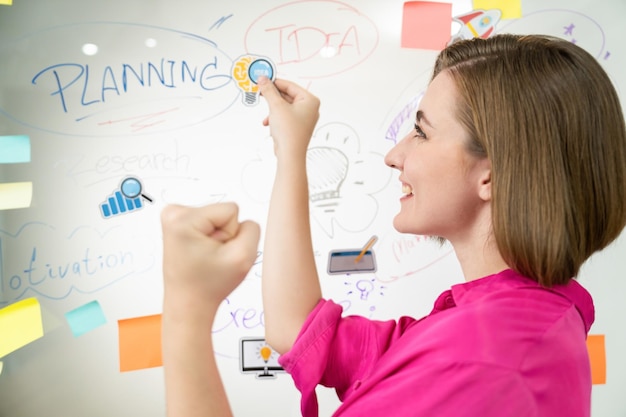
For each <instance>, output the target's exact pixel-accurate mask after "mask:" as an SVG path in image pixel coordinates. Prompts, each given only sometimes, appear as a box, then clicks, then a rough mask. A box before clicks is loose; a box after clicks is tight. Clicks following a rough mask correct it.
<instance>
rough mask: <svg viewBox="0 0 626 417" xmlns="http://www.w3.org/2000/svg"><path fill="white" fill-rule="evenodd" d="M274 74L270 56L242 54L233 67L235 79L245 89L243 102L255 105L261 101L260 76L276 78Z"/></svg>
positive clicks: (238, 85) (242, 89)
mask: <svg viewBox="0 0 626 417" xmlns="http://www.w3.org/2000/svg"><path fill="white" fill-rule="evenodd" d="M274 75H275V71H274V65H273V64H272V62H271V61H270V60H269V59H268V58H264V57H258V56H253V55H242V56H240V57H239V58H238V59H237V60H236V61H235V63H234V64H233V68H232V76H233V79H234V80H235V82H236V83H237V87H239V88H240V89H241V91H243V103H244V104H245V105H247V106H254V105H256V104H257V103H258V101H259V85H258V80H259V78H260V77H261V76H266V77H267V78H269V79H270V80H274Z"/></svg>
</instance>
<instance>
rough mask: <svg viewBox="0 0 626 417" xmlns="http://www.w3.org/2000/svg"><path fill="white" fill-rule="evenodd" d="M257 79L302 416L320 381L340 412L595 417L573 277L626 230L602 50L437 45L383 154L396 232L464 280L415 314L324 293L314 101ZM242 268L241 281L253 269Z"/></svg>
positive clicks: (276, 267)
mask: <svg viewBox="0 0 626 417" xmlns="http://www.w3.org/2000/svg"><path fill="white" fill-rule="evenodd" d="M260 89H261V92H262V95H263V96H264V97H265V99H266V100H267V102H268V105H269V108H270V113H269V117H268V119H266V120H265V124H266V125H269V126H270V131H271V135H272V137H273V139H274V143H275V152H276V157H277V171H276V178H275V183H274V189H273V193H272V199H271V203H270V212H269V217H268V223H267V232H266V240H265V245H264V264H263V281H262V282H263V297H264V311H265V324H266V339H267V341H268V343H269V344H270V345H271V346H272V347H273V348H274V349H275V350H277V351H278V352H279V353H281V354H282V356H281V358H280V362H281V364H282V365H283V366H284V367H285V369H286V370H287V371H288V372H289V373H291V375H292V376H293V378H294V382H295V384H296V386H297V387H298V389H299V390H300V391H301V392H302V413H303V415H304V416H316V415H317V401H316V397H315V386H316V385H318V384H323V385H326V386H330V387H334V388H335V389H336V391H337V394H338V396H339V398H340V399H341V400H342V405H341V406H340V407H339V409H338V410H337V412H336V413H335V415H337V416H362V415H368V416H378V415H385V416H388V415H394V416H430V415H438V416H440V415H446V416H448V415H454V416H508V415H510V416H554V415H567V416H574V417H575V416H588V415H589V414H590V395H591V379H590V369H589V361H588V356H587V352H586V345H585V338H586V334H587V332H588V330H589V328H590V326H591V324H592V323H593V318H594V317H593V303H592V300H591V297H590V296H589V294H588V293H587V291H585V290H584V289H583V288H582V287H581V286H580V285H579V284H578V283H577V282H576V281H575V280H574V279H573V278H575V277H576V275H577V273H578V271H579V268H580V266H581V265H582V263H583V262H584V261H585V260H586V259H587V258H588V257H589V256H590V255H591V254H593V253H594V252H596V251H597V250H600V249H602V248H604V247H605V246H607V245H608V244H609V243H611V242H612V241H613V240H614V239H615V238H616V237H617V236H618V235H619V234H620V232H621V231H622V229H623V228H624V225H625V224H626V128H625V126H624V118H623V114H622V112H621V110H620V104H619V100H618V97H617V95H616V93H615V90H614V88H613V87H612V85H611V83H610V80H609V79H608V77H607V76H606V74H605V72H604V71H603V70H602V68H601V67H600V66H599V65H598V63H597V62H596V61H595V59H594V58H593V57H591V56H590V55H589V54H587V53H586V52H585V51H584V50H582V49H581V48H579V47H577V46H576V45H574V44H572V43H569V42H566V41H564V40H560V39H554V38H548V37H542V36H516V35H498V36H495V37H492V38H490V39H486V40H484V39H474V40H469V41H461V42H458V43H455V44H452V45H450V46H449V47H447V48H446V49H445V50H443V51H442V52H441V53H440V55H439V57H438V59H437V62H436V64H435V70H434V74H433V78H432V80H431V83H430V85H429V87H428V90H427V92H426V93H425V95H424V97H423V99H422V101H421V103H420V108H419V111H418V112H417V115H416V121H415V128H414V129H413V130H412V131H411V132H410V133H409V134H408V135H407V136H406V137H405V138H404V139H403V140H402V141H401V142H399V143H398V144H397V145H396V146H395V147H394V148H393V149H392V150H391V151H390V152H389V154H388V155H387V156H386V158H385V162H386V163H387V164H388V165H389V166H391V167H392V168H395V169H397V170H398V171H399V173H400V175H399V179H400V181H401V186H402V192H403V196H402V197H401V208H400V212H399V213H398V214H397V215H396V217H395V218H394V223H393V224H394V227H395V228H396V229H397V230H398V231H399V232H402V233H415V234H421V235H431V236H437V237H439V238H441V239H446V240H448V241H449V242H450V243H451V244H452V246H453V247H454V250H455V252H456V255H457V257H458V259H459V262H460V264H461V267H462V271H463V274H464V277H465V280H466V282H465V283H463V284H459V285H455V286H453V287H452V288H451V289H450V290H447V291H445V292H444V293H443V294H442V295H441V296H440V297H439V298H438V299H437V300H436V301H435V303H434V308H433V311H432V312H431V314H429V315H428V316H427V317H425V318H423V319H421V320H416V319H413V318H410V317H402V318H400V319H399V320H398V321H387V322H379V321H372V320H367V319H365V318H362V317H342V311H341V307H340V306H339V305H337V304H335V303H333V302H332V301H331V300H325V299H323V298H322V294H321V289H320V285H319V279H318V275H317V271H316V267H315V262H314V257H313V249H312V243H311V234H310V223H309V212H308V194H307V192H308V186H307V178H306V165H305V162H306V150H307V146H308V143H309V140H310V138H311V135H312V133H313V129H314V127H315V123H316V122H317V118H318V107H319V101H318V100H317V99H316V98H315V97H313V96H312V95H310V94H309V93H308V92H306V91H305V90H304V89H302V88H300V87H299V86H297V85H295V84H293V83H290V82H287V81H282V80H277V81H276V82H275V83H270V82H269V81H267V80H264V82H262V83H261V85H260ZM235 223H236V222H235ZM169 227H171V226H168V223H167V222H165V223H164V238H165V239H166V240H165V241H166V243H167V242H168V238H167V236H168V233H165V232H167V230H168V228H169ZM181 227H182V226H181ZM229 236H232V234H229ZM244 236H245V235H244ZM214 240H215V239H214ZM218 241H220V240H219V239H218ZM228 244H229V242H228V241H226V245H228ZM178 245H179V244H178V243H177V244H175V245H169V246H170V247H172V246H174V247H176V246H178ZM248 246H250V245H248ZM165 250H166V254H167V246H166V248H165ZM249 259H253V258H249ZM176 262H180V260H178V261H176V260H174V259H173V258H171V257H170V258H169V259H165V260H164V266H165V267H167V266H169V267H170V268H168V269H169V270H171V271H172V273H171V275H172V276H169V277H168V274H167V273H166V276H165V280H166V283H167V282H170V283H171V284H172V287H175V288H178V289H180V288H184V287H187V288H188V290H189V291H188V292H184V291H182V292H183V293H185V294H187V296H189V297H192V298H193V297H197V296H198V295H197V294H196V293H194V294H191V293H192V291H191V288H193V287H194V286H195V284H194V285H191V286H186V285H181V284H179V283H178V282H179V280H182V281H183V282H186V278H185V275H186V274H183V276H180V273H179V272H177V276H176V277H175V276H173V274H174V272H173V271H176V270H177V269H178V267H177V264H176ZM250 264H251V261H250ZM212 271H213V270H212V269H211V268H206V269H205V272H206V273H210V272H212ZM238 271H239V274H238V275H237V277H238V278H237V279H239V280H240V279H243V276H242V274H243V275H245V273H244V272H243V271H242V270H241V263H240V265H239V269H238ZM218 275H219V274H218ZM231 275H232V274H231ZM195 279H198V280H199V281H202V282H204V281H206V280H201V277H195ZM229 282H230V285H231V289H232V288H234V286H235V285H236V284H237V280H235V279H232V280H230V281H229ZM211 285H217V284H211ZM222 285H223V284H222ZM204 286H205V287H210V285H206V284H204ZM167 292H168V289H167V288H166V301H167ZM172 292H174V290H172ZM210 292H211V291H210V288H206V289H205V292H204V295H205V296H209V295H208V294H209V293H210ZM224 292H225V291H224V290H222V291H221V292H217V294H216V295H217V298H216V297H214V296H211V297H213V298H212V299H213V300H214V301H216V302H217V301H218V298H219V297H223V296H224ZM181 297H182V295H181ZM212 304H215V303H212ZM215 305H216V304H215ZM166 307H167V303H166ZM189 308H192V307H189ZM215 308H216V307H215ZM194 314H198V311H194ZM213 314H214V312H213ZM167 316H168V313H167V308H164V320H165V318H166V317H167ZM210 316H211V314H208V313H207V314H205V316H204V317H205V321H204V325H205V327H204V328H206V320H209V319H207V317H210ZM170 329H171V328H170ZM164 331H165V332H166V333H168V329H167V328H164ZM172 332H173V330H172ZM206 338H209V340H210V335H208V336H205V339H206ZM165 340H166V341H167V339H165ZM205 341H206V340H205ZM164 343H165V341H164ZM169 343H170V344H174V348H172V346H171V345H170V347H169V348H168V346H166V345H164V349H165V350H164V358H165V368H166V381H168V367H169V368H170V370H169V372H170V375H172V372H175V371H176V369H178V370H179V371H180V367H177V366H175V365H172V362H169V364H168V360H167V357H168V356H169V357H170V358H171V357H172V356H174V355H173V352H177V353H178V354H179V355H180V354H183V355H184V354H185V349H192V348H190V347H187V348H185V347H181V346H179V348H180V349H179V350H177V349H175V345H176V343H178V342H171V341H170V342H169ZM193 345H194V346H195V347H196V348H197V347H198V345H199V344H198V343H197V341H194V343H193ZM168 352H169V353H168ZM194 372H195V371H194ZM177 375H178V379H185V378H191V376H186V375H185V374H184V372H178V374H177ZM195 375H196V378H197V379H198V380H202V381H208V380H212V379H211V378H216V375H215V373H209V372H205V373H203V374H198V373H197V372H195ZM211 375H212V376H211ZM174 380H177V379H176V378H169V381H168V382H169V383H168V387H171V386H172V383H173V381H174ZM187 380H189V379H187ZM179 394H180V393H179ZM168 398H169V400H170V401H174V402H175V403H178V404H181V403H190V402H193V399H192V400H189V401H186V398H184V397H182V396H181V395H174V396H171V395H168ZM215 398H222V399H223V396H222V395H221V394H220V393H218V394H216V396H215ZM199 402H200V403H202V404H206V403H207V402H208V400H207V398H206V397H205V398H200V399H199ZM174 415H178V414H170V417H173V416H174ZM181 415H182V414H181ZM187 415H189V414H187ZM205 415H211V414H205Z"/></svg>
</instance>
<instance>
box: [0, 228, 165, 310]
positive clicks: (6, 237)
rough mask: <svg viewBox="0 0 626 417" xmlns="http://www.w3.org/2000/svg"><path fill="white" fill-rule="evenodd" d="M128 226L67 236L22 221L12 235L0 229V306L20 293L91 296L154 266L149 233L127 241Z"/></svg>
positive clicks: (52, 296) (57, 297) (79, 230)
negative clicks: (80, 294) (21, 224)
mask: <svg viewBox="0 0 626 417" xmlns="http://www.w3.org/2000/svg"><path fill="white" fill-rule="evenodd" d="M129 233H131V234H133V233H135V232H134V231H133V227H131V226H127V227H121V226H114V227H112V228H110V229H108V230H105V231H104V232H100V231H98V230H97V229H96V228H94V227H91V226H81V227H78V228H76V229H74V230H73V231H72V232H71V233H70V234H69V235H66V236H63V235H61V234H59V232H58V231H57V230H56V228H55V227H53V226H51V225H47V224H43V223H35V222H31V223H27V224H25V225H23V226H22V227H21V228H19V229H18V232H17V233H13V234H11V233H8V232H6V231H4V230H0V300H2V301H1V302H0V304H2V303H6V302H10V301H12V300H18V299H20V298H23V297H25V296H29V295H31V296H37V297H41V298H47V299H51V300H62V299H66V298H67V297H69V296H70V295H71V294H72V293H75V292H76V293H83V294H93V293H96V292H98V291H101V290H103V289H104V288H107V287H109V286H110V285H112V284H115V283H116V282H119V281H121V280H123V279H127V278H130V277H133V276H137V275H140V274H142V273H144V272H146V271H148V270H150V269H151V268H153V267H154V265H155V259H156V256H155V253H154V252H155V250H156V249H155V246H154V244H153V243H151V239H150V238H149V237H146V238H133V239H129V238H128V236H129Z"/></svg>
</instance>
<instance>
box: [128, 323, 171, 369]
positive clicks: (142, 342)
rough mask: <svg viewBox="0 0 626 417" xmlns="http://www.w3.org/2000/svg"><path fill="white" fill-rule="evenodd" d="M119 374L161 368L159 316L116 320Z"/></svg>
mask: <svg viewBox="0 0 626 417" xmlns="http://www.w3.org/2000/svg"><path fill="white" fill-rule="evenodd" d="M117 324H118V330H119V348H120V372H126V371H136V370H139V369H146V368H155V367H157V366H163V357H162V353H161V315H160V314H156V315H153V316H144V317H136V318H132V319H123V320H118V321H117Z"/></svg>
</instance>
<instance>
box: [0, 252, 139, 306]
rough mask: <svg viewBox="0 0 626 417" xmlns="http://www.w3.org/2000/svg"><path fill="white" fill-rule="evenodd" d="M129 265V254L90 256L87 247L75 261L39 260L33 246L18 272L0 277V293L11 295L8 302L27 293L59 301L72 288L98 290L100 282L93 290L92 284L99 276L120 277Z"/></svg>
mask: <svg viewBox="0 0 626 417" xmlns="http://www.w3.org/2000/svg"><path fill="white" fill-rule="evenodd" d="M133 264H134V258H133V254H132V253H131V252H128V251H116V250H109V251H106V253H98V252H95V253H94V251H93V250H92V249H91V248H84V249H82V250H81V254H80V255H79V256H78V257H76V258H75V259H72V260H66V261H56V262H55V261H54V260H49V259H48V260H46V259H42V253H41V250H39V249H38V248H37V247H36V246H35V247H33V248H32V250H31V252H30V256H29V259H28V260H24V264H23V265H22V267H21V268H20V271H19V272H18V273H12V274H10V275H9V276H4V275H2V276H0V278H1V280H0V292H1V293H2V294H7V293H8V294H11V297H10V298H12V299H17V298H20V297H21V296H22V295H23V294H24V293H25V292H26V291H27V290H32V291H33V292H34V293H35V294H37V295H39V296H42V297H45V298H52V299H63V298H66V297H67V296H68V295H69V294H70V293H71V290H72V289H78V288H80V287H83V288H88V290H87V291H84V292H91V290H94V289H101V288H100V287H101V286H102V281H100V282H99V283H97V284H96V287H95V288H94V285H93V284H94V281H95V282H97V281H99V280H101V279H102V276H103V275H109V274H114V275H115V276H116V277H117V278H118V279H119V278H122V277H124V276H125V275H127V274H128V272H129V271H130V270H131V268H132V265H133ZM77 281H83V282H77ZM89 281H91V282H89ZM107 281H108V280H107ZM109 283H110V282H106V284H109ZM76 285H79V286H80V287H76Z"/></svg>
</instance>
